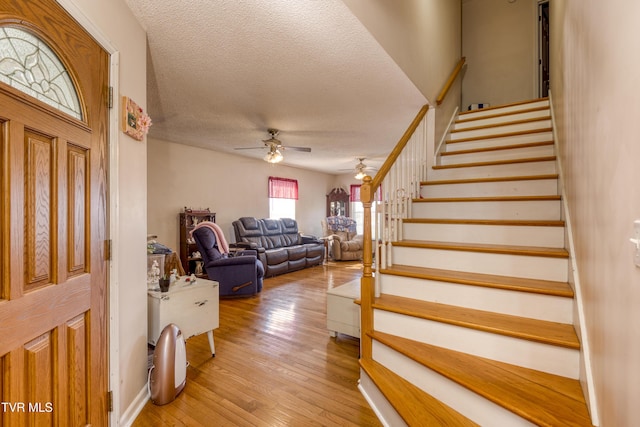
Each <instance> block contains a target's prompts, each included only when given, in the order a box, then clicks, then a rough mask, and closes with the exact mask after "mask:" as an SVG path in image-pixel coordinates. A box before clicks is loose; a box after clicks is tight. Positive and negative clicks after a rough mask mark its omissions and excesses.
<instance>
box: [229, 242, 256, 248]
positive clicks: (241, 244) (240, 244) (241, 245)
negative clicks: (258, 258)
mask: <svg viewBox="0 0 640 427" xmlns="http://www.w3.org/2000/svg"><path fill="white" fill-rule="evenodd" d="M229 247H230V248H245V249H256V248H257V247H258V245H257V244H256V243H253V242H236V243H229Z"/></svg>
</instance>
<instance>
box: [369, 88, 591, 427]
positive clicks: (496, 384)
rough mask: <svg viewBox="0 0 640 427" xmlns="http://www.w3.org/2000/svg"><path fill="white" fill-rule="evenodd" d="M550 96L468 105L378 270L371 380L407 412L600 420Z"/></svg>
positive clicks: (398, 412)
mask: <svg viewBox="0 0 640 427" xmlns="http://www.w3.org/2000/svg"><path fill="white" fill-rule="evenodd" d="M551 126H552V125H551V118H550V111H549V102H548V100H547V99H541V100H535V101H531V102H526V103H519V104H512V105H509V106H503V107H499V108H490V109H484V110H479V111H475V112H467V113H462V114H460V115H459V116H458V119H457V121H456V123H455V127H454V128H453V129H452V130H451V132H450V137H449V139H448V140H447V141H446V148H444V149H443V152H442V153H440V155H439V156H438V161H437V166H434V167H433V171H432V172H430V173H429V180H428V181H427V182H423V183H422V187H421V197H420V198H417V199H414V200H413V201H412V206H411V208H412V209H411V212H412V215H411V216H412V217H411V218H409V219H405V220H404V221H403V233H402V235H403V236H405V237H406V238H405V239H403V240H400V241H395V242H393V243H392V249H391V259H392V260H393V263H392V264H391V265H389V266H387V267H386V268H384V269H381V270H380V271H377V272H376V274H377V275H378V280H379V288H380V295H379V297H377V298H375V299H374V302H373V332H371V333H369V337H370V338H371V339H372V344H371V345H372V358H371V359H368V358H363V359H361V368H362V369H361V371H362V375H361V385H360V387H361V389H362V390H363V393H364V394H365V396H366V397H367V399H368V400H369V401H370V402H371V403H372V406H374V408H375V409H376V410H377V412H378V414H379V416H380V418H381V419H382V420H384V422H385V423H387V424H388V425H391V426H394V427H395V426H396V425H411V426H424V425H429V426H430V425H433V426H438V425H447V426H456V425H460V426H466V425H482V426H492V427H494V426H509V427H513V426H521V425H523V426H524V425H541V426H591V419H590V415H589V411H588V408H587V405H586V403H585V399H584V397H583V391H582V388H581V385H580V381H579V377H580V360H581V358H580V340H579V337H578V336H577V335H576V331H575V329H574V326H573V318H574V293H573V290H572V288H571V286H570V285H569V284H568V271H569V254H568V252H567V251H566V250H565V229H564V227H565V224H564V221H563V220H562V211H561V200H560V193H559V190H558V174H557V171H556V157H555V154H554V144H553V137H552V129H551Z"/></svg>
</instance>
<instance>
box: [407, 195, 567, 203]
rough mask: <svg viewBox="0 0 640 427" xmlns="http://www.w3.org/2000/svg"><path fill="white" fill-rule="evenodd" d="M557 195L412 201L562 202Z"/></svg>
mask: <svg viewBox="0 0 640 427" xmlns="http://www.w3.org/2000/svg"><path fill="white" fill-rule="evenodd" d="M560 199H561V197H560V196H557V195H549V196H488V197H424V198H421V199H412V201H413V203H442V202H534V201H554V200H560Z"/></svg>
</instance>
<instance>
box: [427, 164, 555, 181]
mask: <svg viewBox="0 0 640 427" xmlns="http://www.w3.org/2000/svg"><path fill="white" fill-rule="evenodd" d="M552 173H557V169H556V162H555V160H547V161H539V162H525V163H507V164H504V165H489V166H465V167H461V168H445V169H432V170H430V171H429V175H428V179H429V180H441V179H472V178H492V177H509V176H532V175H546V174H552Z"/></svg>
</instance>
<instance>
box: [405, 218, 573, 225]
mask: <svg viewBox="0 0 640 427" xmlns="http://www.w3.org/2000/svg"><path fill="white" fill-rule="evenodd" d="M402 222H403V223H405V224H469V225H497V226H500V225H512V226H523V227H564V225H565V222H564V221H562V220H546V219H542V220H533V219H448V218H406V219H404V220H402Z"/></svg>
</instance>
